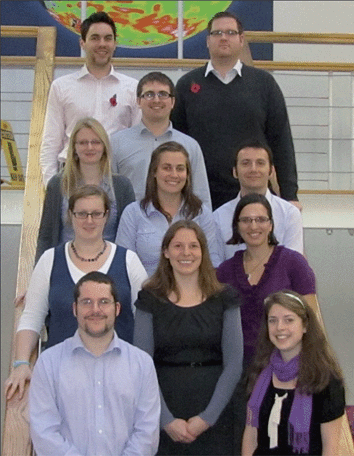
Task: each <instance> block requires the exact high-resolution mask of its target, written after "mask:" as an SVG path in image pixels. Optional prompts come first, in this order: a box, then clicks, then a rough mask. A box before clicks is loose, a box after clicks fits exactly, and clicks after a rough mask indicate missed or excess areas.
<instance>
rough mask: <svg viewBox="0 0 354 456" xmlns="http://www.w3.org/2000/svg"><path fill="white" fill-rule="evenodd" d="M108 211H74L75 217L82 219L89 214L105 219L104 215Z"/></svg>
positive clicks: (94, 217)
mask: <svg viewBox="0 0 354 456" xmlns="http://www.w3.org/2000/svg"><path fill="white" fill-rule="evenodd" d="M106 213H107V211H104V212H102V211H93V212H86V211H79V212H73V214H74V217H75V218H77V219H80V220H84V219H87V217H88V216H89V215H91V217H92V218H93V219H103V217H104V216H105V215H106Z"/></svg>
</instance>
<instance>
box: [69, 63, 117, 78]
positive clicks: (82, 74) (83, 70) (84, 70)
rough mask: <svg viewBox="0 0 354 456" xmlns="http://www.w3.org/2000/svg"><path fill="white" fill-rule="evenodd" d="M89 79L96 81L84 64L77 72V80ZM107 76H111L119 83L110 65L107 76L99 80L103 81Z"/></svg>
mask: <svg viewBox="0 0 354 456" xmlns="http://www.w3.org/2000/svg"><path fill="white" fill-rule="evenodd" d="M88 76H89V77H91V78H94V79H97V78H95V76H93V74H91V73H90V72H89V70H88V68H87V65H86V63H85V65H84V66H83V67H82V68H81V70H80V71H79V74H78V76H77V79H82V78H84V77H88ZM109 76H113V77H114V78H115V79H117V81H119V73H117V72H116V71H115V70H114V68H113V66H112V65H111V71H110V72H109V73H108V74H107V76H105V77H104V78H101V79H105V78H108V77H109Z"/></svg>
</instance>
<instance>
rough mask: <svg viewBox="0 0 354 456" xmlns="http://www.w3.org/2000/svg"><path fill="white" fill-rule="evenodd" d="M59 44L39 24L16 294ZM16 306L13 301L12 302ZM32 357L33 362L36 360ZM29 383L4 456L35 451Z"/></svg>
mask: <svg viewBox="0 0 354 456" xmlns="http://www.w3.org/2000/svg"><path fill="white" fill-rule="evenodd" d="M55 44H56V28H55V27H40V28H39V27H38V29H37V49H36V63H35V77H34V88H33V102H32V117H31V124H30V135H29V152H28V161H27V173H26V186H25V193H24V202H23V211H24V212H23V223H22V232H21V241H20V242H21V243H20V257H19V267H18V274H17V286H16V296H19V295H21V294H22V293H25V292H26V289H27V286H28V282H29V279H30V277H31V274H32V269H33V264H34V256H35V250H36V244H37V236H38V229H39V222H40V217H41V213H42V205H43V197H44V187H43V182H42V173H41V169H40V166H39V152H40V146H41V140H42V134H43V127H44V118H45V112H46V106H47V98H48V91H49V87H50V84H51V82H52V80H53V69H54V58H55ZM10 305H12V304H10ZM22 309H23V306H19V307H17V308H15V322H14V333H13V339H12V356H11V367H10V370H11V369H12V361H13V360H14V354H15V353H14V340H15V334H16V329H17V325H18V320H19V317H20V315H21V313H22ZM35 358H36V357H35V356H33V357H32V360H31V361H32V363H34V362H35ZM27 399H28V385H27V389H26V393H25V397H24V399H23V400H21V401H19V400H18V397H17V393H16V395H15V397H13V399H11V400H10V401H8V402H7V404H6V411H5V422H4V432H3V452H2V454H3V456H15V455H16V456H17V455H18V456H27V455H30V454H32V444H31V440H30V436H29V426H28V400H27Z"/></svg>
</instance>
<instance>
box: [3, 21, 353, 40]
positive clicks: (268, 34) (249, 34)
mask: <svg viewBox="0 0 354 456" xmlns="http://www.w3.org/2000/svg"><path fill="white" fill-rule="evenodd" d="M40 28H41V27H32V26H15V25H3V26H1V35H2V36H3V37H12V38H18V37H36V36H37V33H38V30H39V29H40ZM245 37H246V39H247V42H248V43H297V44H301V43H302V44H354V33H294V32H272V31H265V30H264V31H263V30H262V31H253V30H246V31H245Z"/></svg>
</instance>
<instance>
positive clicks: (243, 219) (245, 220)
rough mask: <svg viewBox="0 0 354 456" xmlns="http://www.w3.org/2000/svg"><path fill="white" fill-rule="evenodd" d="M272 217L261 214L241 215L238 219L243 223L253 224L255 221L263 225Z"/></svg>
mask: <svg viewBox="0 0 354 456" xmlns="http://www.w3.org/2000/svg"><path fill="white" fill-rule="evenodd" d="M269 220H270V218H269V217H265V216H260V217H240V218H239V219H238V221H239V222H240V223H243V224H244V225H251V223H252V222H255V223H257V225H258V224H260V225H263V224H265V223H267V222H269Z"/></svg>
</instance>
